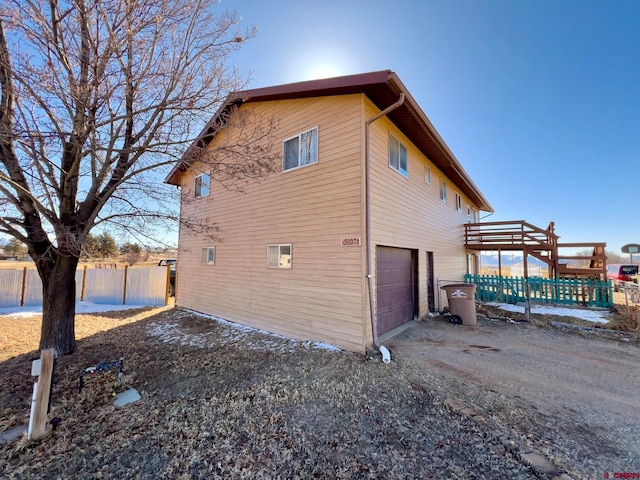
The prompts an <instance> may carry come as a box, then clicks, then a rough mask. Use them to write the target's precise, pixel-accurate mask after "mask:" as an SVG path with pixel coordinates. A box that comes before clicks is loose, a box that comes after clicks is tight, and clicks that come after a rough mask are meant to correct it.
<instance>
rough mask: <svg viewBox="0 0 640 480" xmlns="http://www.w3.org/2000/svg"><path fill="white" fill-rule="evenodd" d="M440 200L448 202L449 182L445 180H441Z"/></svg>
mask: <svg viewBox="0 0 640 480" xmlns="http://www.w3.org/2000/svg"><path fill="white" fill-rule="evenodd" d="M440 200H442V203H447V183H446V182H445V181H444V180H440Z"/></svg>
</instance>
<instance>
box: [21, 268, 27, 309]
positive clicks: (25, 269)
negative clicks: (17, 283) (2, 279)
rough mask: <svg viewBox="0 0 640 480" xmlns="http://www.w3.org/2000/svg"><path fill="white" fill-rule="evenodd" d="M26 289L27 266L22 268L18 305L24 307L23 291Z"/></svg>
mask: <svg viewBox="0 0 640 480" xmlns="http://www.w3.org/2000/svg"><path fill="white" fill-rule="evenodd" d="M26 289H27V267H24V268H23V269H22V293H21V294H20V306H21V307H24V292H25V290H26Z"/></svg>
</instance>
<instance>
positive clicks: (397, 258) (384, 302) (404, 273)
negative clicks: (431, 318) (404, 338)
mask: <svg viewBox="0 0 640 480" xmlns="http://www.w3.org/2000/svg"><path fill="white" fill-rule="evenodd" d="M413 279H414V261H413V252H412V251H411V250H406V249H403V248H390V247H378V248H377V250H376V282H377V285H376V287H377V292H376V294H377V295H376V296H377V312H378V335H382V334H383V333H386V332H388V331H390V330H393V329H394V328H396V327H399V326H400V325H402V324H404V323H406V322H408V321H410V320H413V314H414V311H415V310H414V295H413V291H414V284H413V281H414V280H413Z"/></svg>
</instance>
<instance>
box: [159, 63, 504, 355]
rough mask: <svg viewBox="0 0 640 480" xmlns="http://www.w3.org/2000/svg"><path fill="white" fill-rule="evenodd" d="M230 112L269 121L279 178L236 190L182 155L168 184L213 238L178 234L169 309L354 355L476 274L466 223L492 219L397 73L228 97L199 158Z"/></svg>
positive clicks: (224, 133) (223, 133)
mask: <svg viewBox="0 0 640 480" xmlns="http://www.w3.org/2000/svg"><path fill="white" fill-rule="evenodd" d="M232 111H235V112H242V111H245V112H251V113H252V117H251V118H256V119H264V121H267V120H266V119H268V118H274V117H275V119H276V124H275V129H274V131H273V133H274V134H275V138H276V139H277V140H276V141H277V146H276V148H277V149H278V152H280V151H281V152H282V153H281V155H280V153H279V155H278V168H277V172H276V173H274V174H272V175H270V176H268V177H267V178H264V179H262V180H261V181H260V182H255V183H249V184H247V185H245V186H244V188H243V189H242V191H238V190H237V189H230V188H226V187H225V186H223V185H219V184H217V183H216V182H215V172H214V173H213V174H212V170H211V168H212V167H211V165H208V164H206V163H203V162H200V161H199V160H198V157H197V156H194V155H185V157H184V158H183V159H182V160H181V161H180V162H178V164H177V165H176V166H175V167H174V169H173V170H172V171H171V173H170V174H169V175H168V176H167V179H166V181H167V182H168V183H169V184H173V185H176V186H178V187H180V189H181V192H182V196H183V198H184V200H183V201H182V204H181V215H182V216H184V217H191V216H194V215H199V217H200V218H206V219H208V221H211V222H215V224H216V226H217V227H218V228H219V229H220V238H221V240H222V241H220V242H213V241H211V240H209V239H207V237H206V236H205V235H204V234H197V233H193V232H192V231H188V230H186V229H185V228H182V227H181V230H180V234H179V253H178V267H177V288H176V304H177V305H178V306H181V307H185V308H188V309H192V310H196V311H199V312H203V313H207V314H212V315H215V316H218V317H221V318H224V319H226V320H229V321H233V322H238V323H241V324H244V325H249V326H252V327H256V328H260V329H264V330H267V331H270V332H274V333H277V334H281V335H285V336H288V337H292V338H296V339H302V340H313V341H322V342H328V343H331V344H334V345H336V346H338V347H341V348H344V349H348V350H352V351H357V352H364V351H365V350H366V349H367V348H368V347H370V346H371V345H376V346H378V345H379V344H380V342H381V340H382V339H384V338H385V336H388V335H389V334H392V333H393V332H396V331H398V330H399V329H400V328H401V327H402V326H403V325H405V324H406V323H407V322H410V321H412V320H414V319H419V318H422V317H424V316H426V315H427V314H428V313H429V312H434V311H436V310H437V309H438V308H441V307H443V305H442V304H441V303H439V298H440V296H439V294H438V291H437V286H438V279H447V280H462V278H463V275H464V274H465V273H467V272H469V271H470V270H471V271H473V269H474V268H475V266H474V265H476V262H474V253H473V252H470V251H467V250H466V249H465V246H464V224H465V223H467V222H473V221H477V219H478V214H479V212H480V211H488V212H491V211H493V210H492V208H491V206H490V205H489V203H488V201H487V200H486V199H485V197H484V196H483V194H482V193H481V192H480V191H479V189H478V188H477V187H476V185H475V184H474V183H473V182H472V180H471V179H470V178H469V176H468V174H467V173H466V172H465V170H464V168H463V167H462V165H461V164H460V162H459V161H458V160H457V159H456V157H455V156H454V155H453V153H452V152H451V151H450V150H449V148H448V147H447V145H446V144H445V142H444V141H443V140H442V138H441V137H440V136H439V135H438V133H437V132H436V130H435V128H434V127H433V125H432V124H431V122H430V121H429V119H428V118H427V116H426V115H425V113H424V112H423V111H422V109H421V108H420V106H419V105H418V104H417V103H416V102H415V100H414V99H413V98H412V97H411V94H410V93H409V92H408V91H407V89H406V88H405V86H404V85H403V84H402V82H401V81H400V79H399V78H398V76H397V75H396V74H395V73H394V72H392V71H388V70H385V71H379V72H372V73H365V74H359V75H350V76H344V77H338V78H330V79H323V80H313V81H307V82H300V83H293V84H287V85H279V86H273V87H267V88H259V89H254V90H247V91H242V92H237V93H234V94H231V95H230V96H229V97H228V99H227V100H226V101H225V103H224V104H223V105H222V106H221V108H220V109H219V111H218V112H217V113H216V114H215V116H214V117H213V119H212V120H211V122H209V124H208V125H207V127H205V129H204V130H203V132H202V134H201V135H200V138H199V139H198V141H197V145H198V148H201V149H205V150H206V149H212V148H215V147H216V145H217V144H218V143H220V142H225V141H229V139H230V138H232V137H233V135H234V129H233V128H227V129H220V128H217V127H216V125H219V120H220V119H221V118H224V117H225V115H227V114H228V113H229V112H232ZM259 121H260V120H257V121H256V122H259ZM256 127H257V126H256ZM194 145H195V144H194ZM472 273H473V272H472ZM443 302H446V299H443Z"/></svg>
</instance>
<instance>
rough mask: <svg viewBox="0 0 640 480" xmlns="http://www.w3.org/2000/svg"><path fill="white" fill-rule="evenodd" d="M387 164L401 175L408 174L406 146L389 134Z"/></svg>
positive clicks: (406, 175)
mask: <svg viewBox="0 0 640 480" xmlns="http://www.w3.org/2000/svg"><path fill="white" fill-rule="evenodd" d="M389 166H390V167H391V168H393V169H394V170H395V171H396V172H398V173H400V174H401V175H404V176H405V177H408V176H409V172H408V171H407V147H405V146H404V145H403V144H401V143H400V141H399V140H397V139H396V138H395V137H393V136H392V135H391V134H389Z"/></svg>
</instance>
